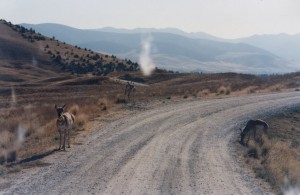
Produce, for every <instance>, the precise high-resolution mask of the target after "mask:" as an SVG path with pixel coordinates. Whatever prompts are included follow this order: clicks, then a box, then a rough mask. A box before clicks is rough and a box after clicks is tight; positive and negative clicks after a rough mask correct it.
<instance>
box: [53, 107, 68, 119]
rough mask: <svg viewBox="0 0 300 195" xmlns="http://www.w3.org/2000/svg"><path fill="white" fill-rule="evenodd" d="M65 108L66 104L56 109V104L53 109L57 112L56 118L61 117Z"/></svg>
mask: <svg viewBox="0 0 300 195" xmlns="http://www.w3.org/2000/svg"><path fill="white" fill-rule="evenodd" d="M65 107H66V104H65V105H63V106H62V107H58V106H57V105H56V104H55V109H56V112H57V117H58V118H59V117H61V115H62V113H64V109H65Z"/></svg>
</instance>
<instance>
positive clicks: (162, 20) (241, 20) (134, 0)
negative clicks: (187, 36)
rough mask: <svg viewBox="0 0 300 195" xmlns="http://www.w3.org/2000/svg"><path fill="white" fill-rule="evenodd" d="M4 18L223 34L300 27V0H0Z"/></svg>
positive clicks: (292, 30)
mask: <svg viewBox="0 0 300 195" xmlns="http://www.w3.org/2000/svg"><path fill="white" fill-rule="evenodd" d="M0 6H1V7H0V18H2V19H5V20H8V21H11V22H13V23H15V24H17V23H33V24H37V23H46V22H51V23H60V24H65V25H69V26H72V27H76V28H81V29H88V28H100V27H107V26H110V27H116V28H130V29H132V28H140V27H146V28H150V27H151V28H165V27H175V28H179V29H182V30H184V31H187V32H207V33H210V34H212V35H215V36H219V37H222V38H238V37H244V36H249V35H253V34H278V33H289V34H296V33H300V0H86V1H83V0H0Z"/></svg>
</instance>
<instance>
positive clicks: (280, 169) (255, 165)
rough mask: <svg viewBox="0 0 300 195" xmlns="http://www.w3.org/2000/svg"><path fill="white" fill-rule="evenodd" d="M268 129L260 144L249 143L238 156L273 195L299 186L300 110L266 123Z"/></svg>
mask: <svg viewBox="0 0 300 195" xmlns="http://www.w3.org/2000/svg"><path fill="white" fill-rule="evenodd" d="M266 121H267V122H268V124H269V126H270V128H269V131H268V132H269V134H268V137H266V136H265V137H263V142H262V143H256V142H254V141H251V142H250V144H249V147H248V148H242V150H241V152H242V154H243V156H244V160H245V162H246V164H247V167H249V168H251V169H252V170H253V171H254V173H255V175H256V177H257V178H262V179H264V180H265V181H267V182H268V183H269V184H270V186H271V187H272V189H273V190H274V192H275V193H277V194H280V193H282V190H286V189H287V188H290V187H292V188H293V187H296V186H300V109H299V108H295V109H294V110H292V111H289V112H284V113H280V114H278V115H275V116H273V117H271V118H269V119H267V120H266Z"/></svg>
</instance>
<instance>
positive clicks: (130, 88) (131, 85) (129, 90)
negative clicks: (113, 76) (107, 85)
mask: <svg viewBox="0 0 300 195" xmlns="http://www.w3.org/2000/svg"><path fill="white" fill-rule="evenodd" d="M134 92H135V87H134V83H133V82H132V81H131V82H127V84H126V86H125V95H127V97H128V99H130V95H131V94H133V95H134Z"/></svg>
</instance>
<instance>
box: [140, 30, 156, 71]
mask: <svg viewBox="0 0 300 195" xmlns="http://www.w3.org/2000/svg"><path fill="white" fill-rule="evenodd" d="M151 42H152V37H151V36H150V35H149V36H148V37H147V38H146V39H144V40H143V41H142V52H141V54H140V67H141V70H142V72H143V74H144V75H145V76H150V75H151V74H152V72H153V71H154V69H155V64H154V63H153V61H152V59H151V55H150V52H151Z"/></svg>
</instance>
